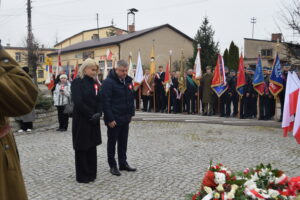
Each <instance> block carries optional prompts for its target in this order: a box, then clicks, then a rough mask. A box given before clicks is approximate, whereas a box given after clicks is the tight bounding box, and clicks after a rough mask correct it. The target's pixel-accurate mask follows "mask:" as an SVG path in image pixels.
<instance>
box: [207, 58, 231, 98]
mask: <svg viewBox="0 0 300 200" xmlns="http://www.w3.org/2000/svg"><path fill="white" fill-rule="evenodd" d="M211 88H212V89H213V91H214V92H215V93H216V94H217V96H218V97H220V96H221V95H222V94H223V93H224V92H225V91H226V90H227V89H228V87H227V83H226V76H225V68H224V62H223V58H222V56H221V55H220V54H218V58H217V64H216V67H215V70H214V76H213V80H212V83H211Z"/></svg>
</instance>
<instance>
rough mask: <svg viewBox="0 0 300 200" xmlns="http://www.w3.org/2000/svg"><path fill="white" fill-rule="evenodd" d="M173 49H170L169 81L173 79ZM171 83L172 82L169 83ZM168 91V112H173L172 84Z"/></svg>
mask: <svg viewBox="0 0 300 200" xmlns="http://www.w3.org/2000/svg"><path fill="white" fill-rule="evenodd" d="M171 63H172V50H170V63H169V82H170V81H171V76H170V75H171V70H172V64H171ZM169 84H170V83H169ZM169 87H170V88H169V91H168V113H171V101H170V100H171V85H170V86H169Z"/></svg>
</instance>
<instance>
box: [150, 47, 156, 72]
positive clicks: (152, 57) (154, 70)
mask: <svg viewBox="0 0 300 200" xmlns="http://www.w3.org/2000/svg"><path fill="white" fill-rule="evenodd" d="M150 57H151V62H150V74H151V75H153V74H155V72H156V67H155V55H154V46H152V49H151V55H150Z"/></svg>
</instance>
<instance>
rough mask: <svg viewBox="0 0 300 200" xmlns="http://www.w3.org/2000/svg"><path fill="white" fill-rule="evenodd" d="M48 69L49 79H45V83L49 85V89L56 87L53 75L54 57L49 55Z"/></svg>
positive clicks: (47, 60)
mask: <svg viewBox="0 0 300 200" xmlns="http://www.w3.org/2000/svg"><path fill="white" fill-rule="evenodd" d="M46 71H47V79H46V81H45V84H46V85H47V87H48V90H52V89H53V87H54V80H53V76H52V73H53V72H52V59H51V58H49V57H46Z"/></svg>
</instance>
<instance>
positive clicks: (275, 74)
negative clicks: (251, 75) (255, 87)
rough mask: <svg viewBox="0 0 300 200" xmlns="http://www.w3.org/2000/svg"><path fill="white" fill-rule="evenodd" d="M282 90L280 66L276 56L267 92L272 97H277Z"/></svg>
mask: <svg viewBox="0 0 300 200" xmlns="http://www.w3.org/2000/svg"><path fill="white" fill-rule="evenodd" d="M282 89H283V79H282V72H281V65H280V59H279V55H278V54H277V55H276V59H275V62H274V66H273V70H272V74H271V77H270V84H269V90H270V92H271V93H272V94H273V95H274V96H277V95H278V94H279V93H280V92H281V91H282Z"/></svg>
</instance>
